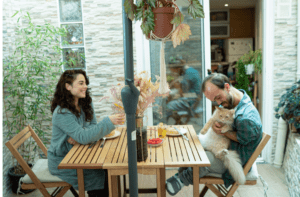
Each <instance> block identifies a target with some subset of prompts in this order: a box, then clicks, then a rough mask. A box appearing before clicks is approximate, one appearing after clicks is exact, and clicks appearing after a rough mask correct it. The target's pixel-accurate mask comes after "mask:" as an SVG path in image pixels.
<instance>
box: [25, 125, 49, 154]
mask: <svg viewBox="0 0 300 197" xmlns="http://www.w3.org/2000/svg"><path fill="white" fill-rule="evenodd" d="M28 127H29V131H30V133H31V136H32V137H33V139H34V140H35V141H36V143H37V145H38V146H39V147H40V148H41V149H42V151H43V153H44V154H45V155H46V156H47V148H46V146H45V145H44V144H43V142H42V140H41V139H40V138H39V136H38V135H37V134H36V133H35V132H34V130H33V129H32V128H31V126H30V125H28Z"/></svg>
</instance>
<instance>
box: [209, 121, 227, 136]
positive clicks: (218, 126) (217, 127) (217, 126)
mask: <svg viewBox="0 0 300 197" xmlns="http://www.w3.org/2000/svg"><path fill="white" fill-rule="evenodd" d="M223 126H224V124H223V123H219V122H215V124H214V125H213V126H212V129H213V130H214V132H216V134H218V135H225V134H224V133H221V131H222V127H223Z"/></svg>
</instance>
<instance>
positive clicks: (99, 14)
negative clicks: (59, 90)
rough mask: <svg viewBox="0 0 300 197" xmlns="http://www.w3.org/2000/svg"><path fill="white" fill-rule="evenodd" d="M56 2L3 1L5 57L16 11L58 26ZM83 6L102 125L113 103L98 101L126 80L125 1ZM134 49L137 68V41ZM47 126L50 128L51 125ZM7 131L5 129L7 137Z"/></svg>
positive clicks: (89, 1)
mask: <svg viewBox="0 0 300 197" xmlns="http://www.w3.org/2000/svg"><path fill="white" fill-rule="evenodd" d="M57 2H58V1H57V0H6V1H4V2H3V58H6V57H8V55H9V54H11V53H12V51H13V50H14V49H13V48H12V47H11V46H12V44H11V43H13V42H14V33H13V31H14V27H15V25H16V24H15V22H14V21H15V20H14V19H12V18H11V16H12V15H13V14H14V13H15V11H17V10H20V9H21V10H23V11H28V12H29V13H30V15H31V17H32V20H33V22H35V23H42V22H43V21H44V20H46V21H47V22H49V23H50V24H52V25H54V26H58V24H59V18H58V17H59V16H58V3H57ZM82 5H83V6H82V8H83V23H84V38H85V40H84V41H85V56H86V68H87V74H88V76H89V79H90V85H89V88H91V93H92V99H93V102H94V107H95V112H96V117H97V121H98V122H99V121H100V120H101V119H102V118H103V117H104V116H106V115H110V114H111V113H112V111H111V104H110V102H109V101H101V102H99V100H100V99H101V98H102V97H103V96H107V95H108V91H109V89H110V88H111V86H113V85H115V86H116V85H117V84H118V83H120V82H123V80H124V79H123V78H122V77H124V54H123V23H122V1H120V0H111V1H103V0H82ZM133 26H134V23H133ZM134 29H135V28H133V38H134ZM133 47H134V66H135V59H136V55H135V40H134V39H133ZM135 67H136V66H135ZM135 70H136V68H135ZM3 113H4V110H3ZM3 117H4V114H3ZM45 124H46V125H50V124H51V122H48V123H45ZM51 129H52V128H51V127H50V129H49V130H47V131H46V132H48V133H50V134H51ZM5 132H6V131H5V129H4V131H3V135H4V136H5ZM5 142H6V139H5V137H4V138H3V196H8V194H9V193H10V192H11V190H10V186H9V183H8V177H7V170H8V168H10V167H11V166H12V165H13V164H12V159H11V153H10V152H9V150H8V149H7V148H6V146H5Z"/></svg>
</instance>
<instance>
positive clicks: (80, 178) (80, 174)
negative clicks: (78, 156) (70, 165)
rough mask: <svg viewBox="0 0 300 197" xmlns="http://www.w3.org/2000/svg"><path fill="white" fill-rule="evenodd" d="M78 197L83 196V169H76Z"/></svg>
mask: <svg viewBox="0 0 300 197" xmlns="http://www.w3.org/2000/svg"><path fill="white" fill-rule="evenodd" d="M77 178H78V189H79V197H85V191H84V178H83V169H77Z"/></svg>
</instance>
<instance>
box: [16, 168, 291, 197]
mask: <svg viewBox="0 0 300 197" xmlns="http://www.w3.org/2000/svg"><path fill="white" fill-rule="evenodd" d="M257 167H258V172H259V174H260V175H261V176H262V177H263V179H264V180H265V181H266V182H267V184H268V190H267V196H268V197H289V196H290V195H289V192H288V187H287V185H286V182H285V178H284V173H283V170H282V169H278V168H275V167H274V166H272V165H270V164H258V165H257ZM175 173H176V170H167V171H166V177H167V178H169V177H170V176H172V175H173V174H175ZM121 180H122V179H121ZM138 181H139V183H141V184H140V185H139V187H140V188H142V187H144V188H146V187H148V188H155V187H156V177H155V175H140V174H139V177H138ZM127 183H128V181H127ZM127 187H128V186H127ZM202 188H203V185H200V191H201V189H202ZM52 190H53V189H51V190H50V189H49V190H48V191H49V192H51V191H52ZM192 192H193V188H192V186H189V187H184V188H183V189H182V191H180V192H179V193H178V194H177V195H176V196H178V197H191V196H192ZM16 196H17V195H15V194H12V195H11V197H16ZM42 196H43V195H42V194H41V193H40V192H39V191H38V190H36V191H34V192H32V193H31V194H26V195H22V197H42ZM72 196H73V195H72V193H71V192H70V191H68V192H67V193H66V195H65V197H72ZM86 196H88V195H87V194H86ZM127 196H129V195H127ZM139 196H141V197H155V196H157V195H156V194H140V195H139ZM169 196H170V195H168V194H167V197H169ZM205 197H215V195H214V194H213V193H212V192H211V191H209V192H207V194H206V195H205ZM234 197H264V188H263V184H262V182H261V180H258V181H257V184H256V185H253V186H240V187H239V188H238V190H237V191H236V192H235V194H234Z"/></svg>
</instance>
